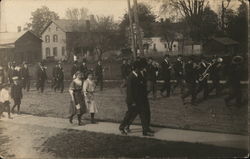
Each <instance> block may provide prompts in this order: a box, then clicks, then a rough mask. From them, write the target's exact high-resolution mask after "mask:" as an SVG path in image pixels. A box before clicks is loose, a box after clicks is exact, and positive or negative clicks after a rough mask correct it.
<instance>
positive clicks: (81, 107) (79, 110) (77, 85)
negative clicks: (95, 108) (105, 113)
mask: <svg viewBox="0 0 250 159" xmlns="http://www.w3.org/2000/svg"><path fill="white" fill-rule="evenodd" d="M75 76H76V78H75V79H74V80H73V81H72V82H71V83H70V86H69V93H70V96H71V101H70V111H69V112H70V116H69V122H70V123H71V124H72V123H73V118H74V116H75V115H77V119H78V125H81V124H82V122H81V119H82V115H83V114H84V113H86V104H85V100H84V95H83V92H82V87H83V80H82V78H83V74H82V73H81V72H80V71H77V72H76V73H75Z"/></svg>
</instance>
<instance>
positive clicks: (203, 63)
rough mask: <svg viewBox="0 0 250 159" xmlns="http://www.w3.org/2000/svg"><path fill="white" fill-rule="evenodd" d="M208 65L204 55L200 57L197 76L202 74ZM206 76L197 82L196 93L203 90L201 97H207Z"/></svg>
mask: <svg viewBox="0 0 250 159" xmlns="http://www.w3.org/2000/svg"><path fill="white" fill-rule="evenodd" d="M207 67H208V64H207V62H206V60H205V57H201V59H200V63H199V69H198V72H199V77H201V76H202V74H203V73H204V72H205V71H206V69H207ZM207 81H208V77H205V78H204V79H202V80H199V84H198V89H197V95H198V94H199V93H200V92H201V91H203V99H204V100H205V99H207V97H208V83H207Z"/></svg>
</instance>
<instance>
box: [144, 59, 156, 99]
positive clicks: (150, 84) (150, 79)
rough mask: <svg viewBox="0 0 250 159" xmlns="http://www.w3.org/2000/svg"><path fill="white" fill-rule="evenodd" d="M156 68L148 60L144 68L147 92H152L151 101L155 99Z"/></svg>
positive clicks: (150, 60)
mask: <svg viewBox="0 0 250 159" xmlns="http://www.w3.org/2000/svg"><path fill="white" fill-rule="evenodd" d="M157 71H158V68H157V67H156V66H154V64H153V59H152V58H149V59H148V64H147V68H146V79H147V88H148V89H147V92H148V94H149V93H150V92H153V99H156V91H157V90H156V80H157Z"/></svg>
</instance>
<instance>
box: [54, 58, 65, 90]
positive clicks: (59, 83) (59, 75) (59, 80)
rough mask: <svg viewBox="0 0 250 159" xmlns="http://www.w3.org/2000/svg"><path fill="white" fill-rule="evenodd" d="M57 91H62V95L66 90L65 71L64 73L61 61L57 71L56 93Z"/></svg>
mask: <svg viewBox="0 0 250 159" xmlns="http://www.w3.org/2000/svg"><path fill="white" fill-rule="evenodd" d="M57 89H60V91H61V93H63V90H64V71H63V67H62V63H61V61H59V62H58V65H57V71H56V84H55V91H56V90H57Z"/></svg>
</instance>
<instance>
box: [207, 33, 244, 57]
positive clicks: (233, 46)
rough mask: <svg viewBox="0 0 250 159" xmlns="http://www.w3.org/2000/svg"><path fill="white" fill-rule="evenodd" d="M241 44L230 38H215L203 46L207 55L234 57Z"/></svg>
mask: <svg viewBox="0 0 250 159" xmlns="http://www.w3.org/2000/svg"><path fill="white" fill-rule="evenodd" d="M238 45H239V43H238V42H237V41H234V40H232V39H230V38H228V37H215V38H211V39H209V40H208V41H207V42H206V43H204V44H203V51H204V53H205V54H207V55H215V54H216V55H232V54H234V53H236V52H237V50H238Z"/></svg>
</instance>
